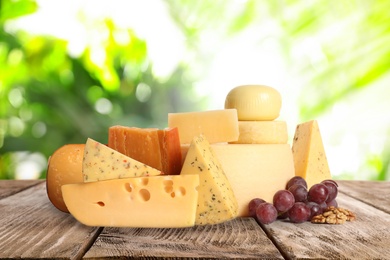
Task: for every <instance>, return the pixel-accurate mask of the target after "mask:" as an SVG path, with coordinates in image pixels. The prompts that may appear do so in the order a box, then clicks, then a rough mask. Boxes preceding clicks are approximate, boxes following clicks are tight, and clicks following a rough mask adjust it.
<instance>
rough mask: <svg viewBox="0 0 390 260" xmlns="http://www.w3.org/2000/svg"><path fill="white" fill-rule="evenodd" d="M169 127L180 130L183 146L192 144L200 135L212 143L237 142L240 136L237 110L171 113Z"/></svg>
mask: <svg viewBox="0 0 390 260" xmlns="http://www.w3.org/2000/svg"><path fill="white" fill-rule="evenodd" d="M168 126H169V127H177V128H178V129H179V136H180V143H181V144H190V143H191V142H192V139H193V138H194V136H198V135H204V136H206V138H207V140H208V141H209V142H210V143H220V142H232V141H236V140H237V139H238V135H239V130H238V118H237V110H236V109H222V110H212V111H202V112H188V113H169V114H168Z"/></svg>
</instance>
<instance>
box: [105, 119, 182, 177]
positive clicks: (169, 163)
mask: <svg viewBox="0 0 390 260" xmlns="http://www.w3.org/2000/svg"><path fill="white" fill-rule="evenodd" d="M108 146H109V147H111V148H113V149H115V150H117V151H118V152H120V153H122V154H124V155H127V156H129V157H131V158H133V159H135V160H137V161H139V162H142V163H144V164H146V165H149V166H150V167H153V168H155V169H157V170H160V171H162V172H163V173H164V174H167V175H177V174H180V170H181V166H182V164H181V163H182V158H181V153H180V139H179V131H178V129H177V128H167V129H157V128H138V127H126V126H119V125H117V126H112V127H110V128H109V130H108Z"/></svg>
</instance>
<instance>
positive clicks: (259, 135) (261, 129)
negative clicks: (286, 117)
mask: <svg viewBox="0 0 390 260" xmlns="http://www.w3.org/2000/svg"><path fill="white" fill-rule="evenodd" d="M238 127H239V131H240V135H239V137H238V140H237V141H235V142H230V143H233V144H287V141H288V133H287V124H286V122H285V121H239V122H238Z"/></svg>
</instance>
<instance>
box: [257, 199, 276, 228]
mask: <svg viewBox="0 0 390 260" xmlns="http://www.w3.org/2000/svg"><path fill="white" fill-rule="evenodd" d="M277 217H278V211H277V210H276V208H275V207H274V205H272V204H271V203H268V202H265V203H261V204H260V205H259V206H258V207H257V209H256V219H257V221H259V222H260V223H262V224H270V223H272V222H274V221H275V220H276V218H277Z"/></svg>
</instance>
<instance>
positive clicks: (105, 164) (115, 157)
mask: <svg viewBox="0 0 390 260" xmlns="http://www.w3.org/2000/svg"><path fill="white" fill-rule="evenodd" d="M82 172H83V173H82V175H83V179H84V182H93V181H101V180H109V179H118V178H128V177H138V176H153V175H160V174H161V171H159V170H157V169H154V168H152V167H149V166H148V165H145V164H144V163H141V162H139V161H136V160H134V159H132V158H130V157H128V156H126V155H124V154H121V153H120V152H117V151H115V150H114V149H111V148H110V147H108V146H106V145H104V144H101V143H99V142H97V141H95V140H93V139H91V138H88V140H87V142H86V144H85V149H84V157H83V163H82Z"/></svg>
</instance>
